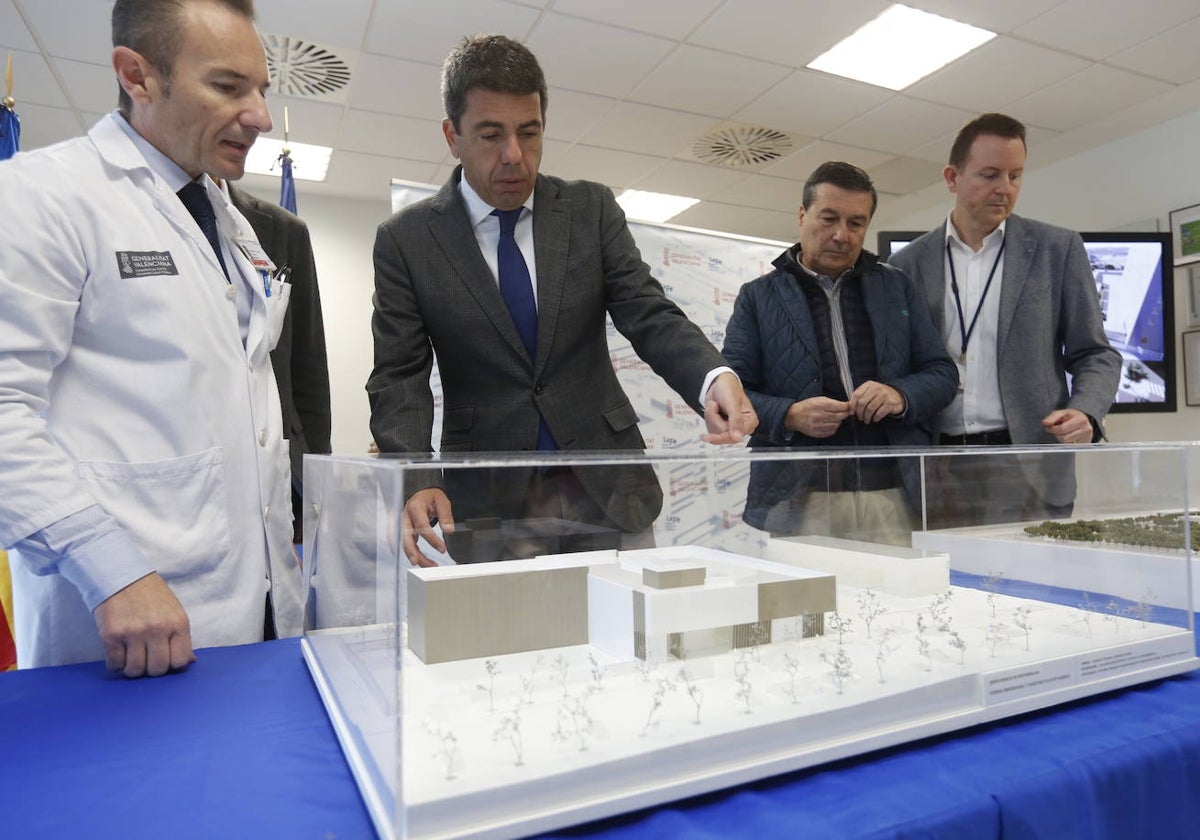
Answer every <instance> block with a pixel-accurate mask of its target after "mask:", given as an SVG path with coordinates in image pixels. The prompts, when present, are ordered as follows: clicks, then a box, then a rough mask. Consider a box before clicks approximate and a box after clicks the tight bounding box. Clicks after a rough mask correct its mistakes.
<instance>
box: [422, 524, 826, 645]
mask: <svg viewBox="0 0 1200 840" xmlns="http://www.w3.org/2000/svg"><path fill="white" fill-rule="evenodd" d="M408 574H409V580H408V640H409V647H410V648H411V649H412V650H413V652H414V653H416V655H417V656H418V657H420V659H421V661H423V662H425V663H426V664H433V663H437V662H449V661H454V660H458V659H472V658H477V657H483V656H498V655H502V654H507V653H518V652H522V651H530V650H542V649H546V648H555V647H564V646H569V645H580V644H591V645H594V646H596V647H597V648H599V649H600V650H602V651H604V652H606V653H608V654H610V655H612V656H615V657H618V658H621V659H632V658H638V659H643V660H647V661H651V662H661V661H665V660H666V659H668V658H670V657H675V658H680V659H683V658H687V657H688V656H695V655H697V654H700V653H710V652H720V651H724V650H729V649H730V648H735V647H749V646H752V645H757V644H765V643H767V642H769V641H771V639H772V637H773V635H774V630H773V629H772V622H775V621H780V620H784V619H789V620H796V619H799V620H800V627H801V633H802V634H803V635H817V634H819V633H821V632H823V626H824V624H823V619H824V614H825V613H826V612H831V611H833V610H836V609H837V595H836V587H835V580H834V576H833V575H832V574H829V573H825V572H818V571H813V570H810V569H803V568H798V567H795V566H788V565H784V564H780V563H773V562H770V561H766V560H757V559H754V558H751V557H744V556H741V555H738V554H732V553H729V552H724V551H717V550H714V549H705V548H688V547H682V548H661V549H658V548H655V549H642V550H637V551H622V552H617V551H597V552H586V553H576V554H563V555H552V556H545V557H535V558H533V559H530V560H509V561H504V562H499V563H478V564H472V565H468V566H457V567H437V568H413V569H410V570H409V572H408Z"/></svg>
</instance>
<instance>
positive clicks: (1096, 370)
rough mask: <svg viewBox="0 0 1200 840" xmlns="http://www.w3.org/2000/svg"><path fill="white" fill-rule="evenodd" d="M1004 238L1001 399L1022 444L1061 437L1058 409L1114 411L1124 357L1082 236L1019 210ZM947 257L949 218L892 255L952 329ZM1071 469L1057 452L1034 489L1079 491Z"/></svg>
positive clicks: (1065, 494) (1095, 414) (1058, 498)
mask: <svg viewBox="0 0 1200 840" xmlns="http://www.w3.org/2000/svg"><path fill="white" fill-rule="evenodd" d="M947 224H948V222H947ZM1005 243H1006V244H1005V247H1004V273H1003V276H1002V281H1001V285H1000V317H999V325H998V343H999V346H998V348H997V360H998V361H997V364H998V367H999V377H1000V400H1001V403H1002V404H1003V406H1004V416H1005V419H1006V421H1007V423H1008V431H1009V434H1010V435H1012V439H1013V442H1014V443H1054V442H1055V439H1054V437H1053V436H1052V435H1051V434H1049V433H1048V432H1047V431H1046V430H1045V429H1044V428H1043V427H1042V418H1044V417H1045V416H1046V415H1047V414H1049V413H1050V412H1051V411H1054V410H1055V409H1059V408H1076V409H1079V410H1080V411H1082V412H1084V413H1085V414H1087V415H1088V416H1090V417H1092V418H1094V419H1096V420H1101V419H1102V418H1103V417H1104V415H1105V414H1107V413H1108V409H1109V407H1110V406H1111V405H1112V401H1113V397H1114V396H1115V395H1116V393H1117V386H1118V385H1119V384H1120V380H1121V354H1120V353H1118V352H1117V351H1116V350H1114V349H1113V348H1112V347H1111V346H1110V345H1109V343H1108V337H1107V336H1106V335H1105V334H1104V322H1103V319H1102V318H1101V315H1100V302H1099V298H1098V296H1097V294H1096V281H1095V278H1094V277H1093V275H1092V269H1091V264H1090V263H1089V261H1088V256H1087V251H1086V250H1085V249H1084V247H1083V240H1082V239H1081V238H1080V237H1079V234H1077V233H1075V232H1074V231H1070V230H1067V229H1066V228H1060V227H1055V226H1053V225H1048V224H1045V223H1044V222H1035V221H1033V220H1030V219H1024V218H1022V217H1020V216H1015V215H1014V216H1009V218H1008V222H1007V225H1006V227H1005ZM945 260H946V228H945V225H942V226H939V227H937V228H935V229H933V230H931V231H930V232H929V233H926V234H925V235H924V236H921V237H920V238H918V239H917V240H916V241H915V242H913V243H912V244H911V245H909V246H908V247H907V248H904V249H903V250H901V251H900V252H899V253H897V254H895V255H894V256H892V257H891V258H890V259H889V260H888V261H889V262H890V263H891V264H892V265H894V266H896V267H897V268H899V269H902V270H903V271H904V272H905V273H906V274H908V276H909V277H910V278H912V281H913V283H915V284H916V286H917V288H918V289H919V290H920V291H921V292H922V294H923V295H924V298H925V301H926V303H927V304H928V305H929V312H930V315H931V316H932V318H933V323H934V326H935V327H936V328H937V330H938V333H939V334H944V327H945V296H946V263H945ZM1067 373H1070V374H1071V378H1072V381H1071V387H1070V389H1069V390H1068V387H1067V376H1066V375H1067ZM1066 466H1067V465H1066V464H1065V463H1063V462H1060V459H1056V458H1043V459H1041V463H1040V464H1039V465H1038V468H1037V473H1038V474H1040V476H1041V480H1040V481H1038V482H1037V483H1036V485H1035V486H1037V487H1038V488H1040V490H1041V491H1042V493H1043V497H1044V498H1045V499H1046V501H1048V502H1050V503H1052V504H1066V503H1068V502H1069V501H1070V500H1071V499H1073V498H1074V470H1073V469H1067V468H1066Z"/></svg>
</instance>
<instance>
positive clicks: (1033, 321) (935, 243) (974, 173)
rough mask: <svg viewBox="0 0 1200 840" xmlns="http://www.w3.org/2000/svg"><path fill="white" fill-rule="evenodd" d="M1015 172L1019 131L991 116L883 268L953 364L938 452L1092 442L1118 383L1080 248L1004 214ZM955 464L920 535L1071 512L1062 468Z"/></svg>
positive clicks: (1117, 358)
mask: <svg viewBox="0 0 1200 840" xmlns="http://www.w3.org/2000/svg"><path fill="white" fill-rule="evenodd" d="M1024 170H1025V126H1023V125H1022V124H1021V123H1020V122H1018V121H1017V120H1015V119H1013V118H1012V117H1009V116H1006V115H1004V114H984V115H982V116H980V117H977V118H975V119H974V120H972V121H971V122H969V123H967V125H966V126H964V127H963V129H962V130H961V131H960V132H959V134H958V137H957V138H956V139H955V141H954V145H953V147H952V149H951V152H950V163H949V165H948V166H947V167H946V168H945V171H944V172H943V175H944V177H945V179H946V185H947V186H948V187H949V189H950V192H951V193H952V194H953V195H954V209H953V210H951V211H950V215H949V216H948V217H947V219H946V222H945V224H944V225H942V226H940V227H938V228H937V229H935V230H933V231H930V232H929V233H927V234H925V235H924V236H922V237H920V238H919V239H917V240H916V241H915V242H913V243H912V244H911V245H909V246H908V247H906V248H904V249H903V250H901V251H900V252H899V253H897V254H895V255H894V256H893V257H892V258H891V259H890V262H891V264H892V265H894V266H896V267H897V268H900V269H902V270H903V271H905V272H906V273H907V274H908V276H909V277H911V278H912V280H913V282H914V283H916V284H917V286H918V288H919V289H921V290H922V292H923V295H924V298H925V300H926V302H927V303H928V305H929V310H930V314H931V315H932V316H933V322H934V326H935V327H936V328H937V329H938V330H939V331H940V332H941V334H942V336H943V338H944V339H945V341H946V347H947V349H948V350H949V351H950V355H951V357H952V358H954V359H955V360H956V361H957V364H958V374H959V392H958V395H957V396H956V397H955V399H954V401H953V402H952V403H951V404H950V405H949V406H948V407H947V408H946V410H945V411H943V412H942V414H941V417H940V418H939V432H940V438H939V439H940V442H941V443H942V444H946V445H956V446H964V445H966V446H970V445H997V444H1008V443H1017V444H1031V443H1055V442H1057V443H1088V442H1095V441H1098V440H1100V439H1101V437H1102V430H1101V425H1100V423H1101V420H1103V418H1104V415H1105V414H1106V413H1107V412H1108V409H1109V406H1110V405H1111V404H1112V401H1113V397H1114V395H1115V394H1116V391H1117V386H1118V384H1119V381H1120V375H1121V355H1120V353H1118V352H1117V351H1116V350H1114V349H1113V348H1112V347H1110V346H1109V343H1108V338H1107V337H1106V336H1105V334H1104V324H1103V321H1102V319H1101V315H1100V304H1099V299H1098V297H1097V293H1096V283H1095V280H1094V278H1093V276H1092V271H1091V266H1090V264H1089V262H1088V256H1087V252H1086V251H1085V250H1084V247H1083V240H1082V239H1080V237H1079V235H1078V234H1077V233H1074V232H1073V231H1069V230H1066V229H1064V228H1060V227H1054V226H1052V225H1048V224H1044V223H1042V222H1035V221H1032V220H1030V219H1024V218H1021V217H1020V216H1016V215H1013V214H1012V213H1013V207H1014V206H1015V205H1016V202H1017V195H1018V193H1019V192H1020V189H1021V180H1022V176H1023V174H1024ZM1068 373H1069V374H1070V375H1071V383H1070V385H1069V386H1068V383H1067V374H1068ZM955 465H958V466H961V467H962V469H961V470H959V471H958V474H957V480H954V479H955V477H954V476H950V477H949V478H950V479H951V482H952V486H953V488H954V490H953V492H950V493H946V494H944V497H945V499H944V500H945V501H946V502H947V503H949V502H952V501H953V502H954V503H955V504H954V505H949V506H947V507H946V508H945V509H944V510H942V511H941V513H943V514H944V518H942V519H941V521H938V522H935V523H932V524H939V525H946V524H974V523H977V522H985V521H1012V520H1013V519H1018V518H1020V519H1028V518H1038V517H1042V516H1047V515H1049V516H1054V515H1067V514H1069V512H1070V510H1071V507H1072V504H1073V501H1074V495H1075V482H1074V470H1073V468H1072V464H1071V461H1070V459H1069V458H1050V457H1042V458H1040V459H1025V460H1022V459H1018V458H1008V457H1006V458H991V459H983V460H982V461H981V460H979V459H974V458H966V459H955V460H951V461H947V463H946V466H947V467H948V468H954V467H955ZM1006 467H1011V469H1009V470H1007V471H1006V469H1005V468H1006ZM947 489H948V488H947Z"/></svg>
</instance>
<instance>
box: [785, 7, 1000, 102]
mask: <svg viewBox="0 0 1200 840" xmlns="http://www.w3.org/2000/svg"><path fill="white" fill-rule="evenodd" d="M995 37H996V33H995V32H989V31H988V30H986V29H980V28H979V27H977V26H971V25H969V24H966V23H959V22H958V21H956V20H951V19H950V18H946V17H942V16H941V15H934V14H930V13H929V12H922V11H920V10H918V9H912V8H909V7H908V6H902V5H900V4H899V3H896V4H894V5H892V6H889V7H888V9H887V10H886V11H884V12H883V13H882V14H881V15H879V17H877V18H875V19H874V20H872V21H871V22H870V23H867V24H866V25H864V26H863V27H862V28H860V29H859V30H858V31H857V32H855V33H854V34H853V35H851V36H850V37H848V38H845V39H843V40H842V41H839V42H838V43H837V44H835V45H834V46H833V48H832V49H830V50H829V51H828V52H825V53H822V54H821V55H819V56H817V57H816V58H815V59H813V61H812V62H811V63H810V64H809V65H808V67H809V69H811V70H820V71H821V72H823V73H832V74H833V75H835V76H842V77H844V78H847V79H854V80H856V81H860V82H866V83H867V84H872V85H878V86H879V87H885V88H888V89H889V90H903V89H904V88H906V87H908V86H909V85H911V84H912V83H913V82H916V81H917V80H919V79H923V78H925V77H926V76H928V75H929V74H930V73H932V72H934V71H935V70H938V69H940V68H942V67H945V66H946V65H947V64H949V63H950V62H951V61H954V59H956V58H958V57H960V56H963V55H966V54H967V53H969V52H970V51H971V50H973V49H975V48H976V47H979V46H981V45H982V44H985V43H987V42H988V41H990V40H992V39H993V38H995Z"/></svg>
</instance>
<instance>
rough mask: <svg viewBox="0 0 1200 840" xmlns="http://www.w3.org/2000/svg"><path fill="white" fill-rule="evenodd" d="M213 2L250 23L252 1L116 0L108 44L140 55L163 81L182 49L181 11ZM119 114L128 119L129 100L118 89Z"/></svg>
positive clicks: (173, 66)
mask: <svg viewBox="0 0 1200 840" xmlns="http://www.w3.org/2000/svg"><path fill="white" fill-rule="evenodd" d="M201 2H203V3H217V4H219V5H221V6H224V7H225V8H227V9H229V10H230V11H232V12H234V13H236V14H239V15H241V16H242V17H244V18H246V19H247V20H249V21H253V20H254V18H255V15H254V0H117V2H116V4H115V5H114V6H113V10H112V45H113V46H114V47H129V49H131V50H133V51H134V52H136V53H140V54H141V55H142V56H144V57H145V58H146V60H147V61H149V62H150V63H151V64H153V65H154V66H155V68H156V69H157V70H158V72H160V73H162V75H163V79H164V80H165V81H167V82H170V80H171V74H172V73H173V72H174V71H175V56H176V55H178V54H179V51H180V50H181V49H183V23H182V21H183V12H184V10H185V9H186V8H187V7H188V6H189V5H191V4H193V3H201ZM118 104H119V108H120V110H121V113H122V114H123V115H124V116H125V117H126V118H127V119H128V117H129V115H130V113H131V112H132V110H133V101H132V100H131V99H130V98H129V94H127V93H126V92H125V89H124V88H121V89H120V91H119V93H118Z"/></svg>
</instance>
